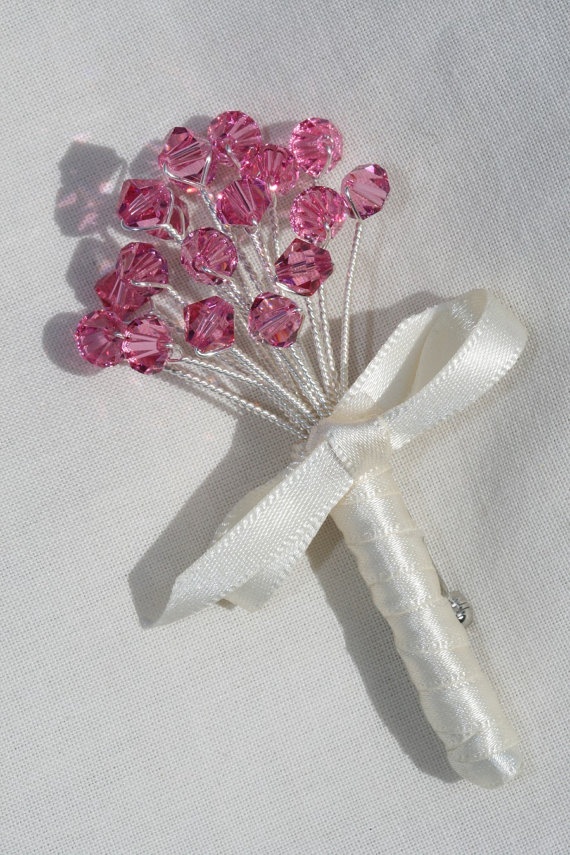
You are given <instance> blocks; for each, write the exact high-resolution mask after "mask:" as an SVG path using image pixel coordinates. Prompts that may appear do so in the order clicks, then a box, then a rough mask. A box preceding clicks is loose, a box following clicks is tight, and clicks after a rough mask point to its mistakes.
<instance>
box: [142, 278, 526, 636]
mask: <svg viewBox="0 0 570 855" xmlns="http://www.w3.org/2000/svg"><path fill="white" fill-rule="evenodd" d="M525 342H526V331H525V329H524V327H523V326H522V324H520V322H519V321H518V320H517V319H516V318H515V317H514V315H513V314H512V313H511V312H510V311H509V309H507V308H506V307H505V306H503V305H502V304H501V303H500V302H499V301H498V300H497V299H496V298H495V297H493V296H492V295H491V294H489V293H488V292H486V291H482V290H479V291H472V292H470V293H468V294H466V295H464V296H463V297H460V298H458V299H456V300H452V301H450V302H448V303H443V304H441V305H440V306H436V307H434V308H430V309H427V310H426V311H424V312H422V313H420V314H418V315H414V316H412V317H410V318H408V319H407V320H405V321H403V322H402V323H401V324H400V325H399V326H398V327H397V329H396V330H395V332H394V333H393V334H392V335H391V336H390V338H389V339H388V340H387V341H386V343H385V344H384V346H383V347H382V348H381V349H380V350H379V352H378V353H377V355H376V356H375V357H374V359H373V360H372V361H371V362H370V364H369V365H368V367H367V368H366V369H365V370H364V372H363V373H362V374H361V375H360V377H359V378H358V380H357V381H356V382H355V383H354V384H353V386H352V387H351V388H350V389H349V390H348V392H347V393H346V394H345V395H344V396H343V398H342V399H341V400H340V401H339V403H338V404H337V405H336V407H335V409H334V410H333V412H332V414H331V415H330V416H329V417H328V418H327V419H325V420H323V421H322V422H320V423H319V424H318V425H316V426H315V428H314V430H313V431H312V434H311V436H310V438H309V441H308V442H307V444H306V448H305V457H304V459H303V460H302V461H301V462H300V463H299V464H298V465H297V466H296V467H295V468H293V469H288V470H286V471H285V473H283V475H282V476H281V477H279V478H278V479H277V480H276V479H273V481H272V482H270V483H269V484H268V485H266V486H265V487H264V488H261V489H260V490H257V491H254V494H250V496H251V498H250V499H248V500H247V501H245V502H244V501H243V500H242V502H240V503H239V508H236V510H235V511H234V512H232V514H231V515H230V517H231V518H232V525H230V526H229V527H228V528H227V531H226V532H225V533H224V534H223V535H222V536H221V538H220V539H219V540H218V541H217V542H216V543H214V544H213V545H212V546H211V547H210V549H208V550H207V552H205V553H204V555H203V556H202V557H201V558H199V559H198V561H196V562H195V563H194V564H193V565H192V566H191V567H189V568H188V569H187V570H185V571H184V572H183V573H182V574H181V575H180V576H179V577H178V579H177V580H176V582H175V584H174V587H173V589H172V593H171V596H170V599H169V602H168V604H167V606H166V609H165V611H164V612H163V614H162V615H161V616H160V618H159V619H158V621H157V622H156V623H158V624H164V623H169V622H171V621H174V620H178V619H179V618H182V617H185V616H186V615H189V614H191V613H193V612H195V611H197V610H199V609H201V608H204V606H207V605H210V604H211V603H214V602H216V601H218V600H221V599H224V598H226V599H231V600H232V601H233V602H236V603H239V604H240V605H243V606H244V607H246V608H249V609H255V608H259V607H260V606H261V605H263V603H264V602H265V601H266V600H267V598H268V597H269V596H270V595H271V593H272V592H273V590H274V589H275V588H276V587H277V585H279V584H280V583H281V582H282V581H283V579H284V578H285V576H286V575H287V573H288V572H289V571H290V570H291V569H292V567H293V566H294V564H295V562H296V561H297V559H298V558H299V557H300V555H302V553H303V552H304V551H305V549H306V548H307V546H308V545H309V543H310V542H311V540H312V538H313V537H314V535H315V534H316V532H317V530H318V529H319V527H320V526H321V524H322V523H323V522H324V520H325V518H326V517H327V515H328V514H329V512H330V511H331V510H332V509H333V508H334V507H335V506H336V505H337V504H338V503H339V502H340V501H341V499H342V498H343V497H344V496H345V495H346V494H347V493H348V491H349V490H350V488H351V487H352V485H353V483H354V481H355V480H356V479H358V478H359V477H360V476H361V475H362V474H364V473H366V472H368V471H370V470H371V469H377V470H378V469H380V468H382V467H385V466H386V465H387V460H388V454H389V452H390V448H393V449H398V448H401V447H402V446H403V445H405V444H406V443H407V442H409V441H410V440H411V439H413V438H414V437H416V436H419V435H420V434H422V433H423V432H424V431H426V430H429V429H430V428H431V427H434V426H435V425H436V424H438V423H439V422H441V421H443V420H444V419H447V418H449V416H451V415H453V414H454V413H456V412H458V411H460V410H463V409H465V408H466V407H467V406H469V404H471V403H473V402H474V401H475V400H477V399H478V398H479V397H480V396H481V395H482V394H484V392H486V391H487V390H488V389H489V388H491V386H493V385H494V384H495V383H496V382H497V381H498V380H499V379H500V378H501V377H502V376H503V375H504V374H506V372H507V371H508V370H509V369H510V368H511V366H512V365H513V364H514V363H515V361H516V360H517V358H518V356H519V354H520V353H521V351H522V350H523V348H524V345H525Z"/></svg>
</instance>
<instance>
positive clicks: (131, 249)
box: [115, 241, 168, 294]
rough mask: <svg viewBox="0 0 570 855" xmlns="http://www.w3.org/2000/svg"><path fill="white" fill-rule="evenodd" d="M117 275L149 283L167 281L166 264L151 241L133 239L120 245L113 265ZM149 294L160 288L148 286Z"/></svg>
mask: <svg viewBox="0 0 570 855" xmlns="http://www.w3.org/2000/svg"><path fill="white" fill-rule="evenodd" d="M115 270H116V271H117V275H118V276H120V278H121V279H126V280H127V281H128V282H145V283H148V284H149V285H152V284H156V285H159V286H160V285H166V284H167V283H168V264H167V263H166V259H165V258H163V257H162V255H161V254H160V252H159V251H158V250H157V248H156V247H155V246H153V245H152V244H151V243H138V242H137V241H133V242H132V243H128V244H127V245H126V246H124V247H122V249H121V250H120V252H119V257H118V258H117V263H116V265H115ZM146 290H147V293H149V294H157V293H158V292H159V291H160V290H161V289H160V287H157V288H152V287H150V288H148V289H146Z"/></svg>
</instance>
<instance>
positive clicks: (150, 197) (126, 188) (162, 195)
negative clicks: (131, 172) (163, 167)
mask: <svg viewBox="0 0 570 855" xmlns="http://www.w3.org/2000/svg"><path fill="white" fill-rule="evenodd" d="M171 200H172V192H171V190H169V189H168V187H167V186H166V184H164V183H163V182H162V181H156V180H153V179H149V178H128V179H127V180H126V181H125V182H124V183H123V186H122V188H121V195H120V197H119V207H118V209H117V213H118V215H119V218H120V219H121V220H122V221H123V223H124V224H125V226H126V227H127V228H129V229H148V228H153V227H154V226H161V225H163V224H164V223H165V222H166V221H167V219H168V212H169V211H170V204H171Z"/></svg>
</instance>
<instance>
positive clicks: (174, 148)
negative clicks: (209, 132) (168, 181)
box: [158, 128, 215, 184]
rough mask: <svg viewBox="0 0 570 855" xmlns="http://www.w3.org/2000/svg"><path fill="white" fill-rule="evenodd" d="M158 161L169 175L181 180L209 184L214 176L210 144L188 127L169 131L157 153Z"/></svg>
mask: <svg viewBox="0 0 570 855" xmlns="http://www.w3.org/2000/svg"><path fill="white" fill-rule="evenodd" d="M208 161H209V163H208ZM158 163H159V166H160V167H161V168H162V169H166V171H167V173H168V174H169V177H171V178H175V179H179V181H181V182H190V183H191V184H202V183H203V184H210V183H211V182H212V181H213V179H214V176H215V167H214V162H213V159H212V146H211V145H210V143H209V142H208V141H207V140H202V139H200V138H199V137H197V136H195V135H194V134H193V133H192V131H191V130H189V129H188V128H173V129H172V130H171V131H170V133H169V134H168V136H167V137H166V139H165V141H164V145H163V147H162V151H161V152H160V154H159V155H158ZM206 167H207V171H206V174H204V171H205V170H206Z"/></svg>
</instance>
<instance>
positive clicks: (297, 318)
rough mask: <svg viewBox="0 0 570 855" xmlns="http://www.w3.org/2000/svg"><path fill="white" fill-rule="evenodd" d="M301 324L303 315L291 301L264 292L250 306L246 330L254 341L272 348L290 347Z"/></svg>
mask: <svg viewBox="0 0 570 855" xmlns="http://www.w3.org/2000/svg"><path fill="white" fill-rule="evenodd" d="M302 323H303V315H302V313H301V310H300V309H299V306H298V305H297V304H296V303H294V302H293V300H290V299H289V298H288V297H283V296H281V294H273V293H272V292H271V291H264V292H263V293H262V294H258V295H257V297H256V298H255V300H254V301H253V303H252V304H251V309H250V310H249V318H248V324H247V328H248V332H249V334H250V335H251V337H252V338H254V339H255V340H256V341H260V342H265V343H266V344H270V345H271V346H272V347H291V345H292V344H294V343H295V341H296V339H297V333H298V332H299V329H300V327H301V324H302Z"/></svg>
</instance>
